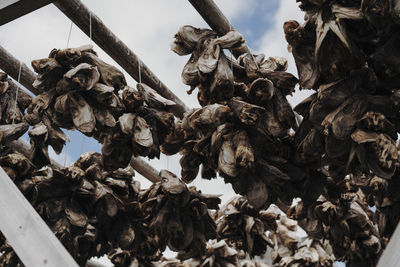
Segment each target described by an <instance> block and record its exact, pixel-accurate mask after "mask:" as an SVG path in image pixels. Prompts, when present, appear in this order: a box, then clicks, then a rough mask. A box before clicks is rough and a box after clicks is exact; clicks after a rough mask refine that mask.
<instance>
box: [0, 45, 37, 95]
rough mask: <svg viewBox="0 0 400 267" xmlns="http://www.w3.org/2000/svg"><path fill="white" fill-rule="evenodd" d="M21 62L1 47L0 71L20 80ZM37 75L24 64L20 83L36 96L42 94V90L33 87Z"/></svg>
mask: <svg viewBox="0 0 400 267" xmlns="http://www.w3.org/2000/svg"><path fill="white" fill-rule="evenodd" d="M20 64H21V63H20V61H19V60H18V59H16V58H15V57H14V56H13V55H11V54H10V53H9V52H8V51H7V50H6V49H4V47H2V46H1V45H0V69H2V70H3V71H4V72H5V73H7V74H8V75H10V76H11V77H13V78H14V79H15V80H18V73H19V65H20ZM35 79H36V75H35V74H34V73H33V72H32V71H31V70H30V69H29V68H28V66H26V65H25V64H24V63H22V68H21V79H20V83H21V84H22V85H23V86H25V87H26V89H28V90H29V91H31V92H32V93H34V94H35V95H38V94H40V90H38V89H36V88H35V87H33V86H32V84H33V81H34V80H35Z"/></svg>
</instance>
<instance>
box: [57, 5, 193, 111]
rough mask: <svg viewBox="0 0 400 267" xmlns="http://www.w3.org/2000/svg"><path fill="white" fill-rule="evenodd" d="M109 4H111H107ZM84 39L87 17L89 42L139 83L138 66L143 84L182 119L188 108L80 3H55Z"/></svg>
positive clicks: (86, 31) (86, 32)
mask: <svg viewBox="0 0 400 267" xmlns="http://www.w3.org/2000/svg"><path fill="white" fill-rule="evenodd" d="M110 4H111V3H110ZM54 5H55V6H56V7H58V9H60V10H61V11H62V12H63V13H64V14H65V15H66V16H67V17H68V18H70V19H71V20H72V21H73V22H74V23H75V24H76V25H77V26H78V27H79V28H80V29H81V30H82V31H83V32H84V33H85V34H86V35H88V36H90V19H89V18H90V17H91V18H92V19H91V21H92V39H93V41H94V42H95V43H96V44H97V45H98V46H99V47H101V48H102V49H103V50H104V51H105V52H106V53H107V54H108V55H110V56H111V57H112V58H113V59H114V60H115V61H116V62H117V63H118V64H119V65H120V66H121V67H122V68H123V69H124V70H126V72H128V73H129V75H130V76H132V77H133V78H134V79H135V80H136V81H139V62H141V63H140V69H141V79H142V82H143V83H145V84H147V85H149V86H150V87H151V88H153V89H154V90H156V91H157V92H158V93H159V94H160V95H162V96H163V97H165V98H167V99H170V100H172V101H174V102H175V103H176V104H177V106H176V108H175V110H173V112H174V114H175V115H176V116H178V117H182V115H183V113H185V112H186V111H187V110H188V107H187V106H186V105H185V104H184V103H183V102H182V101H181V100H180V99H179V98H178V97H177V96H176V95H175V94H174V93H173V92H172V91H171V90H169V89H168V87H167V86H166V85H165V84H164V83H162V82H161V81H160V80H159V79H158V78H157V76H156V75H155V74H154V73H153V72H151V70H150V69H149V68H148V67H147V66H146V64H144V63H143V61H141V60H140V58H139V57H138V56H137V55H136V54H135V53H134V52H133V51H132V50H130V49H129V48H128V47H127V46H126V45H125V44H124V43H123V42H122V41H121V40H120V39H119V38H118V37H117V36H116V35H115V34H114V33H112V32H111V31H110V29H108V28H107V26H106V25H104V23H103V22H102V21H101V20H100V19H99V18H98V17H97V16H96V15H95V14H93V12H91V11H90V10H89V9H88V8H87V7H86V6H85V5H84V4H83V3H82V2H81V1H79V0H58V1H56V2H54Z"/></svg>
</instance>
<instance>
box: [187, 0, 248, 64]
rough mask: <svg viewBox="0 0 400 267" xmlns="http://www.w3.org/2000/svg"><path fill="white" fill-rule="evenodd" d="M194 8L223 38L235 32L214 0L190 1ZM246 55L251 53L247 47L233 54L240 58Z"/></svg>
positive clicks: (238, 49) (236, 50)
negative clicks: (231, 31)
mask: <svg viewBox="0 0 400 267" xmlns="http://www.w3.org/2000/svg"><path fill="white" fill-rule="evenodd" d="M189 2H190V3H191V4H192V6H193V7H194V8H195V9H196V10H197V12H199V14H200V15H201V17H202V18H203V19H204V20H205V21H206V22H207V24H208V25H209V26H210V27H211V29H213V30H214V31H216V32H217V33H218V35H220V36H222V35H225V34H226V33H228V32H229V31H230V30H233V29H234V27H233V26H232V25H231V23H230V22H229V20H228V19H227V18H226V17H225V15H224V14H223V13H222V12H221V10H220V9H219V8H218V6H217V5H216V4H215V3H214V1H213V0H189ZM244 53H251V52H250V49H249V48H248V47H247V46H244V47H240V48H236V49H232V54H233V55H234V56H235V57H238V56H240V55H242V54H244Z"/></svg>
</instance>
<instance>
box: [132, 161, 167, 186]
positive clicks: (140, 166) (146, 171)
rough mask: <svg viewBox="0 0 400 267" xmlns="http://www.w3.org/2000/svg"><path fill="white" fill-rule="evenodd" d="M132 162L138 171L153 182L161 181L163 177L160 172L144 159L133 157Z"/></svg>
mask: <svg viewBox="0 0 400 267" xmlns="http://www.w3.org/2000/svg"><path fill="white" fill-rule="evenodd" d="M130 164H131V166H132V167H133V168H134V169H135V170H136V171H137V172H138V173H140V174H141V175H143V177H145V178H147V179H148V180H150V181H151V182H153V183H157V182H159V181H161V177H160V176H159V175H158V174H159V172H158V171H157V170H156V169H154V168H153V167H152V166H151V165H150V164H148V163H147V162H146V161H144V160H143V159H141V158H138V157H132V159H131V162H130Z"/></svg>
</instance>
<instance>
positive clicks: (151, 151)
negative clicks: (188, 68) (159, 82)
mask: <svg viewBox="0 0 400 267" xmlns="http://www.w3.org/2000/svg"><path fill="white" fill-rule="evenodd" d="M32 66H33V68H34V70H35V71H36V72H37V73H38V74H39V75H38V77H37V79H36V81H35V82H34V84H33V85H34V86H35V87H36V88H38V89H40V90H41V91H43V93H42V94H40V95H38V96H37V97H36V98H35V99H34V100H33V102H32V104H31V105H30V106H29V107H28V110H27V114H26V115H25V116H24V118H25V120H26V121H27V122H29V123H30V124H31V125H34V129H33V130H32V131H33V132H32V135H33V136H34V138H32V137H31V138H32V139H35V142H34V143H33V146H34V147H37V149H38V150H39V148H40V147H41V144H39V143H40V142H42V143H49V144H50V145H52V146H53V148H54V150H55V151H56V152H57V153H59V152H60V151H61V149H62V146H63V144H64V143H65V141H66V140H67V138H66V136H65V135H62V134H61V132H60V130H59V129H58V127H62V128H66V129H73V128H74V129H77V130H79V131H80V132H82V133H83V134H85V135H87V136H92V137H94V138H95V139H96V140H97V141H99V142H100V143H102V144H103V147H102V153H103V156H104V158H105V163H106V167H107V169H116V168H119V167H125V166H126V165H127V164H128V163H129V161H130V159H131V157H132V155H136V156H138V155H140V156H148V157H150V158H154V157H159V155H160V148H159V147H160V145H161V144H162V143H163V140H164V138H165V136H166V135H167V134H169V132H170V129H171V128H173V122H174V116H173V115H172V113H169V112H168V111H169V110H170V109H171V108H172V107H174V106H175V103H174V102H172V101H170V100H167V99H165V98H163V97H161V96H160V95H158V94H157V93H156V91H154V90H153V89H151V88H150V87H148V86H147V85H145V84H138V85H137V88H138V90H135V89H134V88H130V87H128V86H127V85H126V81H125V77H124V75H123V73H122V72H121V71H119V70H118V69H117V68H116V67H114V66H111V65H109V64H107V63H105V62H104V61H102V60H101V59H99V58H98V57H97V55H96V53H95V52H94V51H93V50H92V46H83V47H80V48H68V49H64V50H57V49H53V50H52V51H51V52H50V55H49V57H48V58H43V59H40V60H34V61H32ZM43 125H44V126H43ZM49 125H55V127H53V128H55V130H56V131H55V132H54V130H53V129H50V128H49ZM46 127H47V132H46V131H45V130H44V129H45V128H46ZM35 128H39V129H37V130H36V129H35ZM45 134H46V135H47V136H48V139H49V140H48V141H43V139H45V138H44V137H43V135H45ZM53 136H55V137H53ZM52 137H53V138H52ZM53 139H54V140H53ZM46 150H47V149H46Z"/></svg>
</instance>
